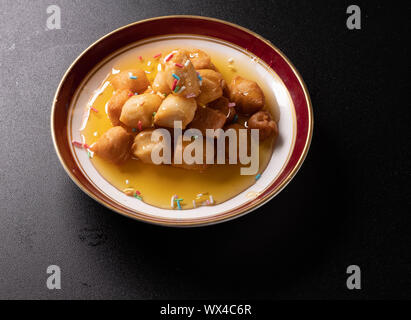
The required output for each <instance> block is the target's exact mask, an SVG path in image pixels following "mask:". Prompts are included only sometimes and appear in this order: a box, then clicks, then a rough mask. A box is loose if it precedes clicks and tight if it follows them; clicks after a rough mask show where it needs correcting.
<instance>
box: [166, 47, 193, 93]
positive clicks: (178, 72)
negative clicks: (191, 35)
mask: <svg viewBox="0 0 411 320" xmlns="http://www.w3.org/2000/svg"><path fill="white" fill-rule="evenodd" d="M171 55H172V56H171ZM166 57H171V58H170V59H169V60H168V61H165V71H164V72H165V74H166V81H167V84H168V86H169V88H170V90H173V87H174V82H175V80H177V86H178V87H179V90H178V91H177V92H176V93H175V94H177V95H181V96H184V97H197V96H198V95H199V94H200V81H199V79H198V77H197V72H196V70H195V69H194V67H193V64H192V63H191V61H190V60H189V59H188V54H187V51H186V50H183V49H178V50H174V51H171V52H170V53H169V54H168V55H167V56H166ZM165 59H166V58H165ZM187 61H188V62H187ZM183 88H184V89H183Z"/></svg>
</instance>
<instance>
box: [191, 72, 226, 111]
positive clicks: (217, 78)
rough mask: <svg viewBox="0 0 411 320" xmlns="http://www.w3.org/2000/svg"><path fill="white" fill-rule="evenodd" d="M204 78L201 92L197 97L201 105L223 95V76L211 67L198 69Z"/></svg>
mask: <svg viewBox="0 0 411 320" xmlns="http://www.w3.org/2000/svg"><path fill="white" fill-rule="evenodd" d="M198 73H199V74H200V76H201V78H202V83H201V86H200V89H201V93H200V95H199V96H198V97H197V103H198V104H199V105H206V104H207V103H209V102H211V101H214V100H216V99H218V98H220V97H221V96H222V95H223V88H222V81H223V76H222V75H221V74H220V73H218V72H216V71H214V70H210V69H203V70H198Z"/></svg>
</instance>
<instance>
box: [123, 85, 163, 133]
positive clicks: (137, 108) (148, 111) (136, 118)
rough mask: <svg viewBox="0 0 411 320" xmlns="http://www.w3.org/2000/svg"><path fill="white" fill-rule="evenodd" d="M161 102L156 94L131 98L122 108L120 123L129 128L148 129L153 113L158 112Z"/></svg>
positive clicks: (145, 94) (144, 94)
mask: <svg viewBox="0 0 411 320" xmlns="http://www.w3.org/2000/svg"><path fill="white" fill-rule="evenodd" d="M161 102H162V99H161V98H160V97H159V96H158V95H156V94H151V93H143V94H141V95H138V96H132V97H131V98H130V99H128V100H127V101H126V103H125V104H124V106H123V110H122V111H121V116H120V121H121V122H122V123H124V124H125V125H126V126H128V127H130V128H138V129H139V130H141V129H146V128H149V127H151V125H152V120H153V113H154V112H156V111H157V110H158V108H159V106H160V104H161Z"/></svg>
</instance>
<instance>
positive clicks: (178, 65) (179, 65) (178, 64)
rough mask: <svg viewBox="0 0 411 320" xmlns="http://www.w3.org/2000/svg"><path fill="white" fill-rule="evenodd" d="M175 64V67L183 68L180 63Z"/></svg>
mask: <svg viewBox="0 0 411 320" xmlns="http://www.w3.org/2000/svg"><path fill="white" fill-rule="evenodd" d="M175 65H176V66H177V67H179V68H183V67H184V66H183V65H182V64H181V63H176V64H175Z"/></svg>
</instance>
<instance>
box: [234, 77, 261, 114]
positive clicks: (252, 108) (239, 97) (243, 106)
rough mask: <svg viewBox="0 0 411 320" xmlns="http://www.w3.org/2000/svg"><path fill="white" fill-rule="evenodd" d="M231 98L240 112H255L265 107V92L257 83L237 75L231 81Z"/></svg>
mask: <svg viewBox="0 0 411 320" xmlns="http://www.w3.org/2000/svg"><path fill="white" fill-rule="evenodd" d="M229 90H230V100H231V101H233V102H235V103H236V109H237V111H238V112H239V113H243V114H253V113H255V112H257V111H260V110H261V108H262V107H264V103H265V98H264V93H263V91H262V90H261V88H260V87H259V86H258V84H257V83H255V82H254V81H251V80H247V79H244V78H242V77H240V76H236V77H234V78H233V80H232V81H231V83H230V86H229Z"/></svg>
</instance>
